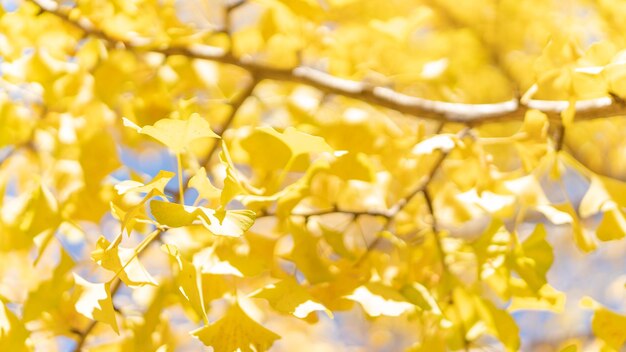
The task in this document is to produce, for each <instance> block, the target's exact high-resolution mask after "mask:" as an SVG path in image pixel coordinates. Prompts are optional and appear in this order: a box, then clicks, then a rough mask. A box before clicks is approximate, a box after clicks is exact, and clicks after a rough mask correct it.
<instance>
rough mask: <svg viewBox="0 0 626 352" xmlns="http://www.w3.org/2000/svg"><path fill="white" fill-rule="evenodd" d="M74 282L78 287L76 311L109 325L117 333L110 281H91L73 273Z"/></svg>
mask: <svg viewBox="0 0 626 352" xmlns="http://www.w3.org/2000/svg"><path fill="white" fill-rule="evenodd" d="M74 282H75V283H76V285H77V286H78V288H79V296H78V299H77V301H76V303H75V304H74V305H75V307H76V311H77V312H78V313H80V314H82V315H84V316H86V317H87V318H89V319H93V320H97V321H100V322H103V323H107V324H109V325H111V327H112V328H113V330H114V331H115V332H116V333H117V334H119V329H118V327H117V320H115V309H114V308H113V300H112V297H111V283H110V282H107V283H91V282H89V281H87V280H85V279H83V278H82V277H80V276H78V275H77V274H74Z"/></svg>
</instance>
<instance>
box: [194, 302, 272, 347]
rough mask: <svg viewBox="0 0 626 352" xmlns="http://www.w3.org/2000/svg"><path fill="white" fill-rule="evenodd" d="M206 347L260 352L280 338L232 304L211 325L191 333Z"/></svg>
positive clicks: (237, 305)
mask: <svg viewBox="0 0 626 352" xmlns="http://www.w3.org/2000/svg"><path fill="white" fill-rule="evenodd" d="M191 334H192V335H194V336H196V337H197V338H198V339H199V340H200V341H202V343H203V344H205V345H206V346H211V347H213V349H214V350H215V351H220V352H234V351H241V352H255V351H256V352H262V351H266V350H268V349H269V348H270V347H272V345H273V344H274V341H276V340H278V339H279V338H280V336H278V335H276V334H275V333H274V332H272V331H271V330H268V329H266V328H264V327H263V326H262V325H261V324H259V323H257V322H256V321H254V320H252V318H250V317H249V316H248V315H247V314H246V312H244V311H243V310H242V309H241V307H239V304H237V303H235V304H233V305H232V306H231V307H230V308H229V309H228V311H227V312H226V314H225V315H224V316H223V317H222V318H221V319H220V320H218V321H216V322H215V323H213V324H210V325H207V326H204V327H202V328H200V329H197V330H194V331H192V332H191Z"/></svg>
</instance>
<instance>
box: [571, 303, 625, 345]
mask: <svg viewBox="0 0 626 352" xmlns="http://www.w3.org/2000/svg"><path fill="white" fill-rule="evenodd" d="M581 305H582V306H583V307H585V308H591V309H594V310H595V313H594V315H593V318H592V320H591V330H592V331H593V334H594V335H595V336H596V337H597V338H599V339H600V340H602V341H603V342H604V349H602V351H615V352H617V351H619V350H620V349H621V348H622V347H623V346H624V344H626V329H624V327H625V326H626V315H622V314H618V313H615V312H613V311H610V310H608V309H606V308H605V307H603V306H602V305H601V304H600V303H598V302H596V301H595V300H593V298H591V297H584V298H583V299H582V300H581Z"/></svg>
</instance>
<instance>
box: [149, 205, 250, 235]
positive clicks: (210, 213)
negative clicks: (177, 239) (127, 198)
mask: <svg viewBox="0 0 626 352" xmlns="http://www.w3.org/2000/svg"><path fill="white" fill-rule="evenodd" d="M150 210H151V211H152V215H153V216H154V218H155V219H156V220H157V221H158V222H159V223H160V224H162V225H167V226H170V227H182V226H188V225H192V224H193V223H194V222H195V221H196V220H198V221H199V222H198V223H199V224H202V225H203V226H204V227H205V228H207V229H208V230H209V231H211V233H213V234H214V235H217V236H228V237H239V236H241V235H243V234H244V233H245V232H246V231H247V230H248V229H249V228H250V227H251V226H252V224H253V223H254V219H255V216H256V214H255V213H254V212H253V211H250V210H217V211H216V210H213V209H209V208H205V207H194V206H189V205H180V204H176V203H169V202H164V201H160V200H153V201H152V202H150Z"/></svg>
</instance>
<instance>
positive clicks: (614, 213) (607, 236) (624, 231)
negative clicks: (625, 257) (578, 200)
mask: <svg viewBox="0 0 626 352" xmlns="http://www.w3.org/2000/svg"><path fill="white" fill-rule="evenodd" d="M596 235H597V236H598V239H599V240H601V241H612V240H618V239H620V238H624V236H626V219H625V218H624V212H623V211H621V210H620V209H611V210H609V211H606V212H605V213H604V214H603V216H602V222H600V225H599V226H598V228H597V229H596Z"/></svg>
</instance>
